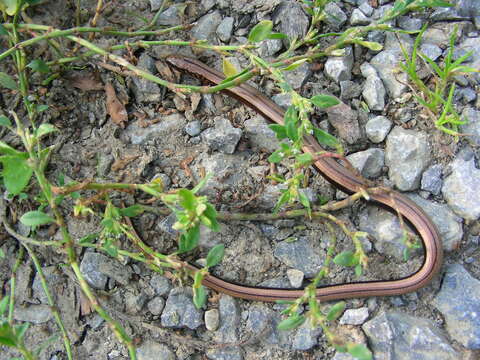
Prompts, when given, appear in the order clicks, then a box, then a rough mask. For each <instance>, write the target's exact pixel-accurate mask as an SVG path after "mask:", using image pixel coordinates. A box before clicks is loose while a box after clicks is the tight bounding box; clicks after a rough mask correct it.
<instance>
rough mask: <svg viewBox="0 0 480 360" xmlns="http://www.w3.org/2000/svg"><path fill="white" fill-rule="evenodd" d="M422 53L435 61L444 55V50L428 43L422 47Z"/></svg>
mask: <svg viewBox="0 0 480 360" xmlns="http://www.w3.org/2000/svg"><path fill="white" fill-rule="evenodd" d="M420 53H422V54H424V55H426V56H427V57H429V58H430V59H432V60H433V61H435V60H437V59H438V58H439V57H440V56H441V55H442V53H443V50H442V49H440V48H439V47H438V46H437V45H435V44H429V43H426V44H422V45H420Z"/></svg>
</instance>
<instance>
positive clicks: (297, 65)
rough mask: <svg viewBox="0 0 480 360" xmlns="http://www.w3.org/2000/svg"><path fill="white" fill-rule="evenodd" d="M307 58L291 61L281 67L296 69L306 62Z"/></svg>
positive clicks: (284, 69) (286, 69)
mask: <svg viewBox="0 0 480 360" xmlns="http://www.w3.org/2000/svg"><path fill="white" fill-rule="evenodd" d="M307 60H308V59H300V60H297V61H295V62H293V63H291V64H290V65H288V66H286V67H284V68H282V71H292V70H295V69H297V68H298V67H299V66H300V65H302V64H303V63H304V62H306V61H307Z"/></svg>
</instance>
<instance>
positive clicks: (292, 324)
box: [277, 314, 305, 331]
mask: <svg viewBox="0 0 480 360" xmlns="http://www.w3.org/2000/svg"><path fill="white" fill-rule="evenodd" d="M304 322H305V316H303V315H298V314H294V315H292V316H290V317H288V318H287V319H285V320H282V321H280V323H279V324H278V325H277V329H278V330H283V331H286V330H292V329H295V328H297V327H299V326H300V325H302V324H303V323H304Z"/></svg>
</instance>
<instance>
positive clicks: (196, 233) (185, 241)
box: [178, 224, 200, 254]
mask: <svg viewBox="0 0 480 360" xmlns="http://www.w3.org/2000/svg"><path fill="white" fill-rule="evenodd" d="M199 238H200V225H198V224H197V225H196V226H195V227H193V228H191V229H189V230H188V231H187V232H186V233H185V234H182V236H181V237H180V244H179V246H178V253H179V254H182V253H185V252H188V251H191V250H193V249H195V248H196V247H197V245H198V239H199Z"/></svg>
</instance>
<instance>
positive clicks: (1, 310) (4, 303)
mask: <svg viewBox="0 0 480 360" xmlns="http://www.w3.org/2000/svg"><path fill="white" fill-rule="evenodd" d="M9 299H10V297H9V296H8V295H5V296H4V297H3V298H2V300H0V316H1V315H3V314H5V311H7V307H8V303H9Z"/></svg>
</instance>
